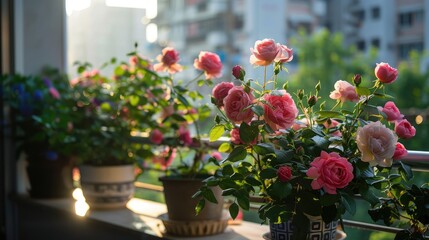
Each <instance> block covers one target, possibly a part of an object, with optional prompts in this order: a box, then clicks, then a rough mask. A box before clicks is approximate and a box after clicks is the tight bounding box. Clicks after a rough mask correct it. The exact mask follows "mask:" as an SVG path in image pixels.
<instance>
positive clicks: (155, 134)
mask: <svg viewBox="0 0 429 240" xmlns="http://www.w3.org/2000/svg"><path fill="white" fill-rule="evenodd" d="M163 139H164V135H163V134H162V132H161V131H159V129H154V130H153V131H152V132H151V134H150V137H149V140H150V141H151V142H153V143H155V144H161V142H162V140H163Z"/></svg>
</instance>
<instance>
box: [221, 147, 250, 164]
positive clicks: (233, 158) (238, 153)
mask: <svg viewBox="0 0 429 240" xmlns="http://www.w3.org/2000/svg"><path fill="white" fill-rule="evenodd" d="M246 156H247V151H246V149H245V148H244V147H243V146H238V147H236V148H234V149H233V150H232V152H231V153H230V154H229V156H228V158H227V159H226V160H227V161H230V162H237V161H240V160H243V159H245V158H246Z"/></svg>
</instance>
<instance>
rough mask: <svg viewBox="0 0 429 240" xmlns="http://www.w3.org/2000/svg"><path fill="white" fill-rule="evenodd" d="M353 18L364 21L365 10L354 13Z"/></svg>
mask: <svg viewBox="0 0 429 240" xmlns="http://www.w3.org/2000/svg"><path fill="white" fill-rule="evenodd" d="M354 15H355V17H356V18H357V20H360V21H363V20H364V19H365V10H363V9H362V10H359V11H356V12H355V14H354Z"/></svg>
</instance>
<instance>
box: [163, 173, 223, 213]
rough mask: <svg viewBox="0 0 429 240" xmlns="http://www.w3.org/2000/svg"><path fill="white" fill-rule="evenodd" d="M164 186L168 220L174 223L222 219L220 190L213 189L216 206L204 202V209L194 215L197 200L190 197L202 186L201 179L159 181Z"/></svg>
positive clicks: (165, 179)
mask: <svg viewBox="0 0 429 240" xmlns="http://www.w3.org/2000/svg"><path fill="white" fill-rule="evenodd" d="M159 180H160V181H161V182H162V183H163V185H164V197H165V203H166V205H167V210H168V218H169V219H170V220H176V221H198V220H219V219H221V218H222V210H223V196H222V190H221V189H220V188H213V189H212V190H213V193H214V195H215V197H216V199H217V201H218V204H214V203H210V202H208V201H206V204H205V207H204V209H203V210H202V211H201V212H200V214H198V215H197V216H196V215H195V206H196V205H197V203H198V200H199V199H193V198H192V195H194V193H196V192H197V191H198V189H199V188H200V187H201V186H202V179H191V178H170V177H161V178H160V179H159Z"/></svg>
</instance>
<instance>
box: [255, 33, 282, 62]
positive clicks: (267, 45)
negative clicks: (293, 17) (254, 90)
mask: <svg viewBox="0 0 429 240" xmlns="http://www.w3.org/2000/svg"><path fill="white" fill-rule="evenodd" d="M280 48H281V47H280V44H278V43H276V42H274V40H273V39H264V40H258V41H256V42H255V46H254V48H250V51H251V52H252V55H251V56H250V64H252V65H257V66H268V65H270V64H271V63H272V62H273V61H274V59H275V58H276V57H277V54H278V53H279V51H280Z"/></svg>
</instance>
